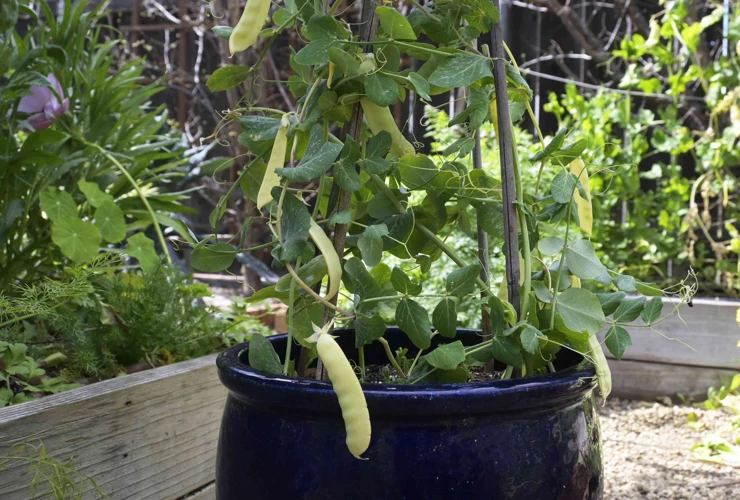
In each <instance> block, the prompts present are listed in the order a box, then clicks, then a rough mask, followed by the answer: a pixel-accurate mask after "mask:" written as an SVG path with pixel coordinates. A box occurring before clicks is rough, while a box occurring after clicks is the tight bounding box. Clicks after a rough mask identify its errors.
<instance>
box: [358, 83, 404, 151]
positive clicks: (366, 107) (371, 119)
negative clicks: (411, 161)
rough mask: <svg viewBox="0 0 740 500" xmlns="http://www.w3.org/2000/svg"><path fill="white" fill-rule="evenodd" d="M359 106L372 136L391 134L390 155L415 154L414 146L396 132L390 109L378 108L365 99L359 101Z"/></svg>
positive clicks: (398, 131) (399, 132) (396, 128)
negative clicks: (382, 133) (381, 133)
mask: <svg viewBox="0 0 740 500" xmlns="http://www.w3.org/2000/svg"><path fill="white" fill-rule="evenodd" d="M360 105H361V106H362V112H363V113H365V118H367V123H368V124H369V125H370V130H372V132H373V134H378V133H380V132H383V131H385V132H388V133H389V134H391V139H392V140H393V145H392V146H391V153H393V154H394V155H396V156H404V155H412V154H414V153H415V152H416V150H415V149H414V145H413V144H411V143H410V142H409V141H408V140H406V138H405V137H404V136H403V134H402V133H401V131H400V130H398V127H397V126H396V120H394V119H393V115H392V114H391V109H390V108H388V107H381V106H378V105H377V104H375V103H374V102H372V101H371V100H369V99H367V98H365V97H363V98H362V99H360Z"/></svg>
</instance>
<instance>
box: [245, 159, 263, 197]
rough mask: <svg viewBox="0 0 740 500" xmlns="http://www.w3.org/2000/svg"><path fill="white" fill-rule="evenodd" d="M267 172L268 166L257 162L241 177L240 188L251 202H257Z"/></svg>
mask: <svg viewBox="0 0 740 500" xmlns="http://www.w3.org/2000/svg"><path fill="white" fill-rule="evenodd" d="M266 170H267V164H266V163H265V162H263V161H261V160H260V161H256V162H254V163H252V164H251V165H250V166H249V167H247V171H246V173H245V174H244V175H242V176H241V180H240V181H239V187H241V188H242V193H244V196H246V197H247V198H248V199H249V200H250V201H253V202H255V203H256V202H257V195H258V194H259V191H260V186H261V185H262V178H263V177H264V176H265V171H266Z"/></svg>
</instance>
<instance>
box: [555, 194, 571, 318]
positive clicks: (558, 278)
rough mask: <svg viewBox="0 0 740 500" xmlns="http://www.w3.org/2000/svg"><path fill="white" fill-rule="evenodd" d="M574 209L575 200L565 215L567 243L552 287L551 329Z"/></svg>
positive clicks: (562, 251)
mask: <svg viewBox="0 0 740 500" xmlns="http://www.w3.org/2000/svg"><path fill="white" fill-rule="evenodd" d="M572 209H573V201H572V200H571V201H570V202H569V203H568V214H567V216H566V217H565V243H563V249H562V250H561V251H560V262H558V274H557V276H556V277H555V284H554V285H553V287H552V309H551V310H550V330H553V329H554V328H555V306H557V304H558V289H559V288H560V278H561V277H562V276H563V263H564V262H565V251H566V249H567V248H568V232H569V231H570V216H571V211H572Z"/></svg>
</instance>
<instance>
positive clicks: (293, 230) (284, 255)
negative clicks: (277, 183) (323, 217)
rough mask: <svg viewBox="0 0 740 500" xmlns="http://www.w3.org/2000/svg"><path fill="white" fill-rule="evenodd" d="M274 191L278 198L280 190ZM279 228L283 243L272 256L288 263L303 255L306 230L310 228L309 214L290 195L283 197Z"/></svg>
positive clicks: (306, 239)
mask: <svg viewBox="0 0 740 500" xmlns="http://www.w3.org/2000/svg"><path fill="white" fill-rule="evenodd" d="M274 191H277V192H278V196H279V192H280V188H279V187H276V188H274ZM274 196H275V193H273V197H274ZM280 227H281V231H282V236H283V242H282V243H281V244H280V245H278V246H277V247H275V249H274V250H273V256H274V257H275V258H276V259H278V260H280V261H282V262H290V261H293V260H295V259H297V258H298V257H300V256H301V255H302V254H303V249H304V247H305V245H306V241H308V230H309V229H310V228H311V214H309V213H308V208H306V205H305V204H304V203H303V201H302V200H300V199H298V198H297V197H295V196H292V195H290V196H286V197H285V199H284V200H283V212H282V217H281V219H280Z"/></svg>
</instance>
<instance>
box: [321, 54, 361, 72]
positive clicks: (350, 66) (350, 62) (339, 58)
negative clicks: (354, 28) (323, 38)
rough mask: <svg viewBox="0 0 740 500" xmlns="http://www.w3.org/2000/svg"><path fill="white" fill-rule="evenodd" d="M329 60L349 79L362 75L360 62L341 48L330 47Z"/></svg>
mask: <svg viewBox="0 0 740 500" xmlns="http://www.w3.org/2000/svg"><path fill="white" fill-rule="evenodd" d="M328 54H329V60H331V62H333V63H334V64H335V65H336V67H337V68H339V70H340V71H341V72H342V73H343V74H344V75H345V76H348V77H354V76H357V75H359V74H360V61H358V60H357V59H355V58H354V57H353V56H351V55H350V54H348V53H347V52H345V51H344V50H342V49H340V48H339V47H329V50H328Z"/></svg>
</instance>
